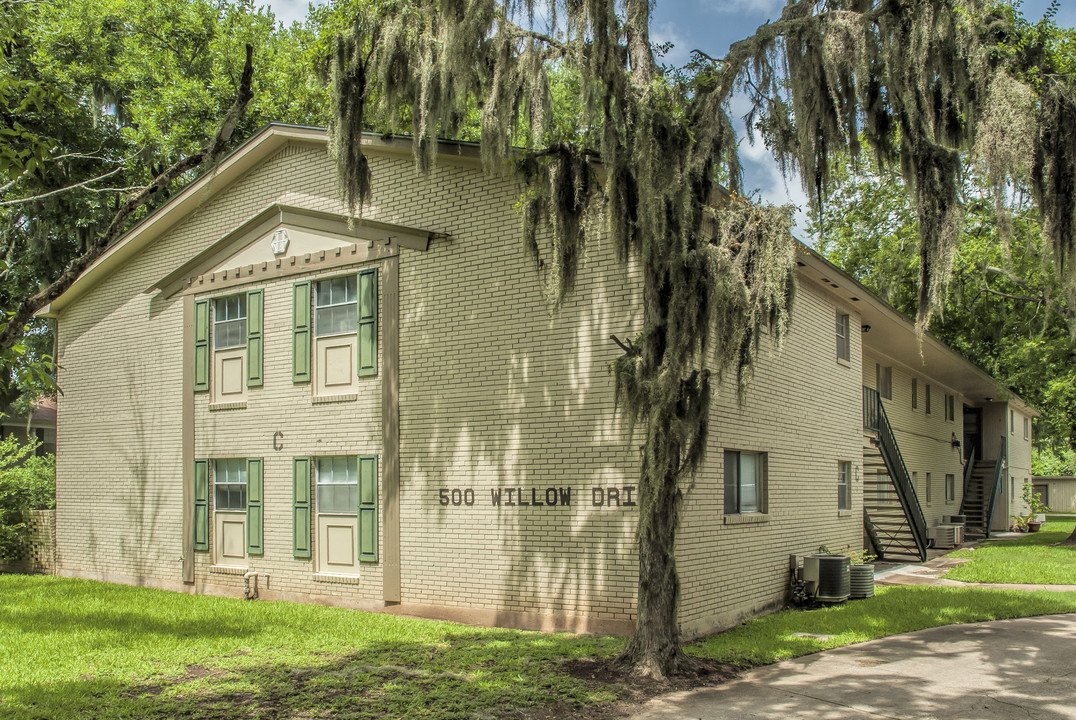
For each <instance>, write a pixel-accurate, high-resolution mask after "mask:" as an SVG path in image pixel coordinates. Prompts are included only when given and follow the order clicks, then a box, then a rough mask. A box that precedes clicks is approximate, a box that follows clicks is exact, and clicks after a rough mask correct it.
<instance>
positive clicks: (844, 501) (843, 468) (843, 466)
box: [837, 460, 852, 510]
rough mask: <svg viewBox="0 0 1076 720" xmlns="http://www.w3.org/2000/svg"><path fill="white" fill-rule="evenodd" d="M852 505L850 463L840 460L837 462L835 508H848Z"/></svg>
mask: <svg viewBox="0 0 1076 720" xmlns="http://www.w3.org/2000/svg"><path fill="white" fill-rule="evenodd" d="M851 507H852V463H851V461H849V460H841V461H840V462H838V463H837V509H838V510H848V509H850V508H851Z"/></svg>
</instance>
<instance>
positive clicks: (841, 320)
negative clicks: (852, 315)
mask: <svg viewBox="0 0 1076 720" xmlns="http://www.w3.org/2000/svg"><path fill="white" fill-rule="evenodd" d="M849 330H850V319H849V316H848V314H847V313H841V312H838V313H837V359H838V360H849V359H851V357H852V338H851V335H850V334H849Z"/></svg>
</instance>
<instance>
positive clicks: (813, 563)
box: [803, 554, 852, 602]
mask: <svg viewBox="0 0 1076 720" xmlns="http://www.w3.org/2000/svg"><path fill="white" fill-rule="evenodd" d="M848 568H849V560H848V556H847V555H821V554H820V555H808V556H807V557H805V558H803V581H804V583H805V584H806V586H805V590H806V592H807V595H808V596H810V597H811V598H813V599H815V600H818V601H819V602H844V601H845V600H847V599H848V597H849V595H851V593H852V590H851V588H852V579H851V574H850V571H849V569H848Z"/></svg>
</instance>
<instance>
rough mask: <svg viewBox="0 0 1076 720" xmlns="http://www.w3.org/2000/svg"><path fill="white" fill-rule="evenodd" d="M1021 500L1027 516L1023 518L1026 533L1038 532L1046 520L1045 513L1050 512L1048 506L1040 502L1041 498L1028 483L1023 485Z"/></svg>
mask: <svg viewBox="0 0 1076 720" xmlns="http://www.w3.org/2000/svg"><path fill="white" fill-rule="evenodd" d="M1023 500H1024V504H1025V505H1026V506H1027V509H1028V514H1027V515H1025V516H1024V524H1025V525H1027V531H1028V532H1038V531H1039V529H1040V528H1041V527H1042V523H1043V522H1044V521H1045V520H1046V513H1048V512H1050V506H1049V505H1047V504H1046V503H1044V502H1043V501H1042V497H1041V496H1040V495H1039V494H1038V493H1037V492H1035V488H1034V486H1032V484H1031V483H1029V482H1026V483H1024V493H1023Z"/></svg>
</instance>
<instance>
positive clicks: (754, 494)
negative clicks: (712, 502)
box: [725, 450, 766, 515]
mask: <svg viewBox="0 0 1076 720" xmlns="http://www.w3.org/2000/svg"><path fill="white" fill-rule="evenodd" d="M763 512H766V453H760V452H748V451H746V450H726V451H725V514H727V515H729V514H736V513H763Z"/></svg>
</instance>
